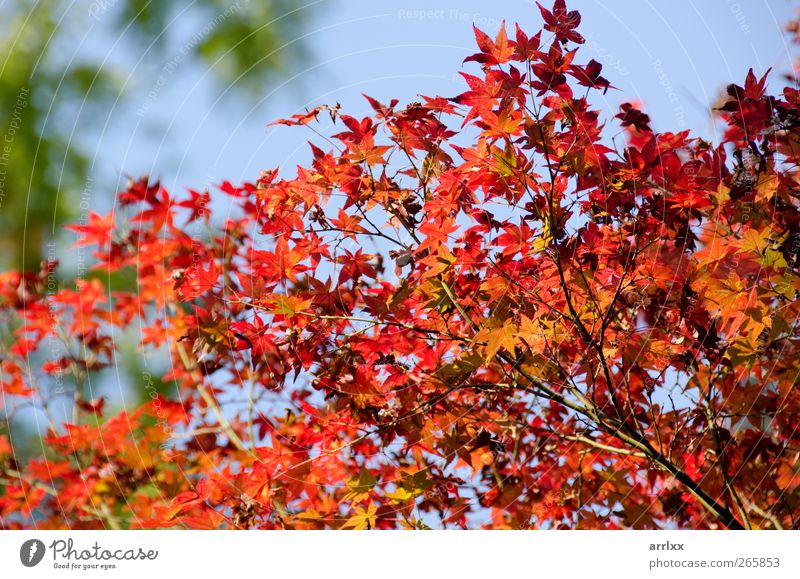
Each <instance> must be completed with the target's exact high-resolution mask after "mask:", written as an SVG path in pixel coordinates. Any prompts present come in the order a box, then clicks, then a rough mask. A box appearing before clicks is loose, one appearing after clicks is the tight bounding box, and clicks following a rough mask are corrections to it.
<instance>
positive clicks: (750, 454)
mask: <svg viewBox="0 0 800 579" xmlns="http://www.w3.org/2000/svg"><path fill="white" fill-rule="evenodd" d="M540 10H541V15H542V18H543V21H544V30H543V31H540V32H538V33H536V34H534V35H532V36H530V35H528V34H527V33H526V32H524V31H523V30H522V29H521V28H519V27H517V28H516V30H515V32H514V33H513V34H512V35H511V36H510V37H509V36H507V34H506V31H505V30H504V29H501V30H500V32H499V34H498V35H497V36H496V37H495V38H491V37H489V36H488V35H486V34H485V33H483V32H481V31H480V30H475V36H476V39H477V45H478V52H477V53H476V54H475V55H473V56H470V57H469V58H467V61H470V64H469V65H468V66H469V70H471V71H472V72H471V73H469V74H466V73H464V74H463V76H464V79H465V81H466V88H465V90H464V92H462V93H461V94H459V95H458V96H456V97H453V98H443V97H420V101H419V102H415V103H411V104H408V105H406V106H403V105H400V104H399V103H398V102H397V101H394V100H393V101H391V102H389V103H381V102H378V101H377V100H375V99H373V98H370V97H366V98H367V100H368V101H369V105H371V108H372V109H373V110H374V113H372V114H371V115H370V116H367V117H364V118H354V117H351V116H348V115H346V114H344V113H343V112H342V111H341V110H340V109H339V107H337V106H320V107H317V108H315V109H313V110H311V111H308V112H305V113H301V114H298V115H296V116H294V117H292V118H290V119H285V120H282V121H279V124H283V125H311V126H313V125H315V124H316V125H319V126H320V128H319V132H320V134H318V135H315V134H314V133H312V132H309V135H310V137H311V139H312V141H313V144H311V161H310V162H309V163H308V164H307V165H306V166H300V167H297V169H296V171H289V170H288V169H287V168H284V169H281V170H280V171H278V170H277V169H270V170H265V171H263V172H262V173H261V175H260V176H259V178H258V180H256V181H255V182H252V183H244V184H242V185H233V184H231V183H228V182H225V183H223V184H222V185H221V186H220V187H219V191H214V193H213V195H212V194H210V193H208V192H198V191H189V192H188V193H187V194H185V195H177V196H173V195H172V194H170V193H168V192H167V191H166V190H165V189H164V188H163V187H162V186H161V185H160V184H159V183H157V182H153V181H151V180H148V179H147V178H143V179H141V180H138V181H135V182H132V183H130V185H129V187H128V188H127V189H126V190H125V191H123V192H121V193H120V194H119V196H118V203H117V205H116V207H115V209H114V211H113V212H112V213H111V214H109V215H107V216H102V215H97V214H93V215H91V217H90V219H89V220H88V222H87V223H85V224H83V225H79V226H74V227H73V228H72V230H73V231H74V233H75V235H76V237H77V240H78V241H77V243H78V244H79V245H86V246H91V247H92V248H93V251H94V254H93V255H94V257H95V258H96V265H95V272H94V273H93V274H91V275H88V276H86V277H85V278H84V279H79V280H76V281H75V282H74V283H69V284H66V285H64V284H62V285H61V286H60V287H59V289H58V290H57V291H55V292H51V291H48V283H47V280H48V276H49V275H51V274H52V271H53V268H54V267H55V264H52V263H45V264H43V266H42V269H41V271H40V272H28V273H16V272H6V273H3V274H2V275H0V308H2V316H3V320H4V323H6V324H7V326H8V327H10V328H12V329H13V333H14V334H13V335H14V340H13V341H12V342H11V343H10V344H9V346H8V348H6V349H4V350H3V351H2V353H1V354H0V364H1V365H2V367H1V369H0V386H2V392H3V393H4V400H5V401H6V404H7V405H8V404H10V403H11V401H20V400H23V401H29V402H30V403H32V404H35V405H39V406H42V407H46V406H47V404H48V402H49V401H50V398H48V395H47V393H48V392H50V391H51V387H50V386H48V384H50V385H52V383H53V381H54V380H56V379H61V380H63V382H64V384H66V385H67V387H68V388H67V389H68V392H69V393H70V394H71V393H72V391H73V390H74V391H75V411H74V417H75V419H74V421H73V422H72V423H70V424H63V425H62V424H54V425H52V428H51V430H50V431H49V433H48V434H47V436H46V437H45V444H46V452H45V453H44V455H43V456H41V457H40V458H37V459H33V460H31V461H29V462H28V463H27V464H21V463H19V462H18V461H16V460H15V453H14V449H13V448H12V445H10V444H9V440H8V438H7V437H3V438H0V461H2V462H0V466H2V471H0V522H1V523H2V525H3V526H4V527H8V528H15V527H31V526H37V527H45V528H63V527H71V528H102V527H113V528H163V527H189V528H237V529H238V528H260V529H274V528H287V529H318V528H335V529H367V528H370V529H374V528H377V529H387V528H398V527H400V528H426V527H446V528H458V527H469V528H474V527H489V528H512V529H519V528H585V529H590V528H621V527H625V528H676V527H677V528H731V529H733V528H743V527H747V528H790V527H796V526H798V525H800V432H799V429H800V390H799V389H798V388H797V387H796V382H797V377H798V372H800V365H799V364H800V362H798V360H800V324H799V323H798V322H799V321H800V301H798V291H800V276H799V275H798V272H799V271H800V193H798V191H800V174H798V169H797V165H798V161H799V160H800V93H798V90H797V87H796V82H795V80H794V78H789V79H787V80H786V81H785V84H786V85H787V86H785V87H784V88H777V89H776V87H775V84H776V83H777V84H780V83H781V82H782V79H781V77H780V76H779V75H776V74H773V75H772V76H771V79H770V80H771V83H772V84H771V85H770V87H768V86H767V78H766V75H765V76H764V77H761V78H759V77H758V76H756V75H755V74H754V73H752V72H751V73H750V74H748V75H747V78H745V79H744V81H743V82H742V83H741V85H739V84H731V85H730V86H728V87H727V91H726V93H725V95H724V96H723V97H722V98H721V100H720V102H719V103H718V108H717V110H716V111H715V114H716V115H718V117H719V121H720V123H721V124H722V125H723V126H724V127H723V131H722V132H721V133H720V135H719V140H718V143H717V144H712V143H709V142H707V141H705V140H702V139H699V138H696V137H693V136H692V135H691V134H690V132H689V131H682V132H677V133H672V132H656V131H655V130H654V129H653V124H652V123H651V119H650V118H649V117H648V115H647V114H646V113H645V112H643V110H642V106H641V105H637V104H634V103H626V104H624V105H623V106H622V107H621V109H620V111H619V114H617V115H616V116H615V117H614V118H609V119H603V118H602V117H601V115H600V114H599V113H598V111H597V110H596V109H595V108H594V107H593V105H592V102H593V100H597V99H599V98H602V96H603V93H606V92H609V93H610V92H611V91H616V89H615V88H614V87H613V84H612V83H613V79H606V78H605V77H604V76H603V73H602V71H601V66H600V64H598V63H597V62H595V61H594V60H589V61H588V62H587V61H586V60H585V59H583V58H582V53H581V51H580V46H581V44H582V43H583V41H584V40H583V38H582V36H581V35H580V33H579V32H578V26H579V24H580V15H579V14H578V13H577V12H576V11H569V10H568V9H567V8H566V7H565V5H564V2H563V0H557V1H556V2H555V5H554V6H553V7H552V9H546V8H540ZM330 122H332V123H334V124H335V125H336V127H338V129H337V130H335V131H334V133H335V134H334V135H333V136H332V137H331V138H330V139H328V138H325V137H323V136H322V134H321V133H322V132H324V130H325V126H327V125H326V123H330ZM275 130H309V129H308V128H305V127H299V128H293V129H286V128H283V127H279V128H276V129H275ZM316 130H317V129H315V131H316ZM612 137H615V138H613V139H612ZM614 143H616V144H617V145H618V147H616V148H615V147H613V146H612V145H613V144H614ZM216 202H219V203H220V204H221V205H225V203H229V204H232V205H233V207H234V209H233V211H232V212H230V213H229V212H228V210H227V208H226V210H225V211H219V212H216V211H215V207H216V205H215V203H216ZM197 225H199V228H198V227H195V226H197ZM197 231H199V232H200V233H199V234H197V235H194V234H192V232H197ZM126 272H127V273H129V274H130V273H132V274H135V279H136V288H135V289H130V288H129V289H128V290H116V289H113V288H112V289H109V287H108V285H107V284H105V283H104V282H103V280H107V279H110V275H113V274H117V273H126ZM125 332H128V333H129V334H132V335H134V336H136V339H137V340H138V341H139V345H140V348H141V350H142V352H143V354H145V355H150V354H152V353H154V352H157V351H159V352H163V351H168V353H169V357H170V361H171V364H170V369H169V371H168V373H167V375H165V376H163V377H160V378H161V379H163V380H164V381H165V382H167V383H173V384H175V386H176V395H175V396H163V395H155V394H154V395H152V396H148V400H150V402H148V403H147V404H145V405H143V406H141V407H139V408H131V409H128V410H127V411H124V412H121V413H117V414H115V415H111V416H108V415H107V409H106V408H104V404H103V401H102V400H95V399H91V398H90V397H89V396H88V395H87V392H88V391H89V390H88V389H87V384H89V383H90V382H91V380H92V378H93V376H96V375H97V372H98V371H100V370H102V369H104V368H109V367H113V366H114V365H115V364H116V363H117V360H116V357H115V356H116V352H117V348H118V343H117V340H118V339H119V336H120V335H122V334H124V333H125ZM53 344H56V346H54V345H53ZM144 382H145V380H144V379H143V380H142V384H140V385H137V387H138V388H142V389H144V388H145V387H146V384H145V383H144Z"/></svg>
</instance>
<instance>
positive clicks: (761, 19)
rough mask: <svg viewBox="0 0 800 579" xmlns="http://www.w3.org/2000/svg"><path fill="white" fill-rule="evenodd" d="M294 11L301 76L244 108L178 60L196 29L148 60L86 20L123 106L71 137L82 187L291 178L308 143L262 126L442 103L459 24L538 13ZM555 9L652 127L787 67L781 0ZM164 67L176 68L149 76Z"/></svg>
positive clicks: (318, 6) (484, 9)
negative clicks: (271, 170)
mask: <svg viewBox="0 0 800 579" xmlns="http://www.w3.org/2000/svg"><path fill="white" fill-rule="evenodd" d="M240 1H248V0H240ZM250 1H253V0H250ZM232 3H233V0H232ZM547 4H549V2H548V1H545V5H547ZM304 5H305V4H303V3H302V2H301V1H300V0H299V1H298V7H300V6H304ZM305 6H306V7H305V8H302V9H303V10H309V11H311V13H312V14H313V15H314V16H313V18H312V21H311V24H310V26H309V27H308V29H307V31H306V37H305V42H306V43H307V45H309V46H310V48H311V55H310V57H309V59H308V60H307V62H306V65H307V66H306V68H305V69H304V70H297V71H296V72H295V75H294V76H293V77H292V78H291V79H289V80H287V81H286V82H285V83H284V84H282V85H281V86H278V87H272V88H267V87H265V89H264V92H263V95H260V97H259V98H258V99H257V100H258V102H255V103H253V102H252V101H246V100H245V99H242V98H239V97H236V96H234V95H233V94H232V93H231V91H226V89H225V88H224V87H221V86H219V85H218V84H215V83H214V82H213V81H212V80H211V77H210V76H209V74H208V72H209V71H208V69H207V68H206V69H203V68H200V67H199V66H194V65H192V64H191V63H189V62H188V61H184V60H182V59H181V58H180V56H179V55H180V54H181V50H182V49H183V48H184V47H185V45H186V43H188V42H191V37H192V35H193V34H195V33H197V31H198V30H201V29H202V27H203V26H204V25H205V24H207V22H203V21H189V20H186V19H184V20H181V21H178V22H177V23H176V24H175V26H177V27H179V30H178V32H179V34H178V36H179V37H181V39H182V40H180V41H178V42H177V43H176V44H175V45H174V46H172V47H170V48H169V49H168V50H167V52H166V56H162V57H160V59H155V58H154V53H153V52H150V51H147V49H146V47H142V48H136V49H133V48H132V47H131V45H130V44H128V43H125V42H124V39H123V41H122V42H117V40H118V39H117V38H110V37H105V36H104V26H105V23H104V21H103V19H102V18H101V19H98V20H97V21H96V22H94V23H93V24H92V29H91V30H89V31H87V38H88V39H89V40H88V41H87V42H85V43H84V47H83V49H84V50H89V51H97V52H99V53H102V54H104V55H106V54H107V55H108V58H109V62H116V63H124V66H125V68H124V69H125V71H126V73H127V74H128V78H127V79H126V80H127V83H128V85H127V88H128V92H127V102H123V103H121V104H120V105H119V106H118V107H116V108H115V109H114V110H113V111H111V112H110V113H109V116H108V118H104V119H93V124H94V126H99V127H101V129H100V130H102V127H104V126H105V127H106V128H105V130H104V132H103V133H102V135H100V134H98V132H95V131H85V132H83V134H82V136H80V137H77V138H78V139H79V140H80V142H81V144H82V145H83V146H84V147H86V148H87V149H88V150H89V151H90V154H92V155H94V156H95V165H94V169H93V170H94V172H95V174H96V175H97V177H98V179H96V180H95V182H96V183H97V184H98V185H101V184H102V183H104V182H106V183H108V182H109V180H111V179H114V180H116V179H117V178H122V176H123V175H124V174H130V175H134V176H138V175H141V174H152V175H157V176H160V177H161V178H162V179H163V181H164V182H165V184H167V185H168V186H169V187H171V188H176V187H183V186H193V187H202V186H204V185H205V184H207V183H217V182H219V181H221V180H223V179H229V180H231V181H234V182H235V181H241V180H253V179H255V178H256V176H257V175H258V172H259V170H261V169H263V168H268V167H275V166H278V165H285V166H286V167H287V168H293V166H294V165H295V164H296V163H298V162H302V161H303V160H304V158H305V156H306V150H307V148H306V147H305V145H304V143H305V140H306V139H308V138H309V136H310V135H311V133H310V132H309V131H307V130H302V129H300V130H287V129H285V128H278V129H275V128H267V127H266V125H267V123H269V122H270V121H272V120H274V119H276V118H279V117H283V116H288V115H290V114H292V113H296V112H299V111H301V110H303V109H304V108H305V107H311V106H314V105H316V104H320V103H333V102H340V103H342V105H343V108H344V109H345V110H346V111H347V112H348V113H349V114H354V115H358V114H362V113H363V114H366V113H367V106H366V102H365V101H364V100H363V99H362V98H361V96H360V94H361V93H362V92H366V93H368V94H370V95H372V96H375V97H377V98H379V99H381V100H389V99H390V98H391V97H397V98H399V99H400V100H401V102H404V101H413V100H415V99H416V96H417V95H418V94H420V93H422V94H428V95H432V94H441V95H444V96H454V95H456V94H458V93H459V92H462V91H463V89H464V84H463V81H462V80H461V79H460V77H458V76H457V72H458V71H459V70H469V68H470V67H469V66H467V67H464V66H463V65H462V64H461V63H462V61H463V59H464V58H465V57H466V56H468V55H469V54H471V53H472V52H474V46H475V45H474V39H473V34H472V30H471V24H472V22H475V23H476V24H477V25H478V26H479V27H481V28H483V29H484V30H486V31H487V32H489V33H491V34H492V35H494V33H496V31H497V30H498V28H499V26H500V23H501V22H502V20H504V19H505V20H506V21H507V22H508V23H509V26H510V27H511V26H513V23H514V22H519V23H520V24H521V26H522V27H523V28H525V29H526V30H528V31H531V32H532V31H535V30H537V29H538V28H539V26H540V19H539V13H538V9H537V8H536V6H535V4H534V3H533V2H530V1H525V0H499V1H495V2H486V1H485V0H484V1H478V0H425V1H423V0H402V1H400V2H397V1H389V0H372V1H366V0H317V1H314V2H310V3H309V4H307V5H305ZM568 6H569V7H570V8H577V9H578V10H580V12H581V13H582V14H583V23H582V28H581V31H582V32H583V34H584V35H585V36H586V37H587V43H586V46H585V48H584V49H583V51H582V52H583V57H582V59H580V58H579V61H581V60H582V61H583V62H585V61H586V60H588V59H589V58H594V59H596V60H598V61H600V62H601V63H603V64H604V72H603V74H604V76H606V77H607V78H609V79H610V81H611V83H612V84H613V85H615V86H616V87H618V88H619V89H620V90H619V91H613V90H612V91H609V92H608V94H607V95H606V97H605V98H606V102H605V103H598V104H603V106H604V107H607V108H608V110H615V109H616V107H617V106H618V104H619V103H620V102H622V101H623V100H630V99H637V100H639V101H641V102H643V103H645V106H646V109H647V111H648V112H649V113H650V114H651V117H652V118H653V121H654V125H655V127H656V129H658V130H677V129H682V128H688V127H693V128H694V129H695V130H698V131H699V132H701V133H702V134H703V135H704V136H707V137H708V136H710V135H712V134H713V128H712V126H711V124H710V121H709V117H708V113H707V108H708V105H709V103H710V102H712V101H713V99H714V98H715V95H717V94H718V93H719V91H720V90H722V89H723V88H724V86H725V85H726V84H728V83H729V82H731V81H736V82H738V83H741V82H742V81H743V79H744V75H745V74H746V72H747V70H748V68H750V67H751V66H752V67H753V68H754V69H755V70H756V72H757V73H760V72H763V71H765V70H766V69H767V68H769V67H774V68H776V69H779V70H783V69H786V68H787V67H788V66H789V65H790V62H791V59H790V57H789V54H788V47H787V44H786V37H785V35H784V34H782V33H781V31H780V27H781V26H782V25H783V23H784V22H785V21H786V19H787V18H788V17H789V16H790V15H791V14H792V12H793V10H794V9H793V7H792V4H791V2H788V1H786V0H773V1H769V0H739V1H732V0H707V1H700V0H661V1H655V0H636V1H632V0H628V1H622V0H577V1H576V0H573V1H571V2H568ZM512 30H513V28H512ZM173 59H174V60H173ZM160 60H163V61H160ZM171 60H172V61H173V62H177V66H174V67H171V68H170V69H169V70H165V69H163V68H162V67H164V66H165V65H166V64H167V63H168V62H169V61H171ZM471 66H475V65H474V64H472V65H471ZM159 77H161V80H159ZM76 122H77V123H78V124H79V125H80V123H81V122H82V119H80V118H77V119H76ZM165 127H166V128H165ZM76 134H81V132H80V131H78V132H77V133H76ZM112 182H113V181H112ZM120 185H121V183H120ZM109 193H110V192H109ZM98 197H101V195H100V194H99V192H98ZM98 201H99V202H102V201H101V200H100V199H98Z"/></svg>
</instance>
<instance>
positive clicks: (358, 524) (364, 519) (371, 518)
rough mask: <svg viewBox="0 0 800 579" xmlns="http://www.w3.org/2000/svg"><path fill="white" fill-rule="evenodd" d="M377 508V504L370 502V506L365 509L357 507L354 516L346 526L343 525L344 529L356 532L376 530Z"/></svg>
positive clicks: (348, 520)
mask: <svg viewBox="0 0 800 579" xmlns="http://www.w3.org/2000/svg"><path fill="white" fill-rule="evenodd" d="M377 510H378V509H377V507H376V506H375V503H373V502H372V501H370V503H369V506H368V507H367V508H366V509H365V508H363V507H356V509H355V511H356V514H354V515H353V516H352V517H350V518H349V519H347V521H346V522H345V524H344V525H342V528H343V529H353V530H354V531H360V530H363V529H374V528H375V519H376V517H375V513H376V512H377Z"/></svg>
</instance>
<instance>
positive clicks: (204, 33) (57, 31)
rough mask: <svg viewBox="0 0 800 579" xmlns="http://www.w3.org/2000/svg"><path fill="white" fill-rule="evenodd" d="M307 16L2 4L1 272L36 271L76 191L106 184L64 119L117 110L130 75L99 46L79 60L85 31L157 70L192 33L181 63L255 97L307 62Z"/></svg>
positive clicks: (212, 5) (240, 4)
mask: <svg viewBox="0 0 800 579" xmlns="http://www.w3.org/2000/svg"><path fill="white" fill-rule="evenodd" d="M315 9H316V6H315ZM310 14H311V10H309V9H307V8H306V9H299V5H298V4H296V3H294V2H291V1H290V0H238V1H237V0H180V1H177V2H165V1H163V0H160V1H159V0H93V1H92V2H91V3H88V5H87V3H85V2H84V3H67V2H61V1H60V0H10V1H9V2H6V3H4V4H3V18H2V21H0V54H2V55H3V56H0V110H2V111H4V115H3V117H2V118H0V267H3V268H24V269H35V268H37V267H38V265H39V262H40V261H41V259H42V258H43V256H44V254H43V251H44V249H43V248H44V243H45V240H47V239H49V238H54V237H56V236H57V234H58V232H59V231H60V226H61V225H62V224H63V223H64V222H65V221H67V220H70V219H74V218H75V216H76V214H75V211H74V210H75V208H77V207H78V205H79V200H80V195H81V191H82V190H83V189H84V188H85V187H87V186H91V187H96V188H98V189H101V190H102V189H103V185H104V184H103V183H93V182H92V181H91V180H90V175H89V174H88V173H89V169H90V162H89V159H88V158H87V156H86V154H85V153H84V152H83V151H81V149H80V145H79V144H77V143H76V135H75V134H74V131H75V127H74V126H72V124H71V123H74V121H75V118H76V114H78V111H79V112H80V115H81V116H80V118H81V121H82V120H83V119H84V118H92V116H93V114H92V111H93V110H97V111H102V110H104V107H112V106H117V102H118V99H121V100H120V102H122V103H123V104H124V103H125V100H124V99H125V96H126V95H125V94H124V93H123V89H122V87H123V85H124V82H123V80H122V79H124V78H125V76H126V71H124V70H115V68H114V66H115V65H112V64H109V62H104V60H105V59H104V57H105V54H103V53H102V50H100V51H99V52H100V54H97V55H94V56H91V57H89V56H87V57H78V58H74V56H75V55H76V54H79V51H76V50H75V47H76V46H77V44H76V43H83V41H84V40H85V38H86V33H87V30H89V29H94V28H101V29H102V31H103V32H104V33H105V34H106V36H107V37H108V38H110V39H111V41H112V42H113V41H115V40H116V39H118V38H119V39H121V40H123V41H125V42H127V43H130V45H131V53H132V55H133V56H134V58H133V60H134V61H136V60H137V58H138V56H139V55H140V54H143V53H146V54H147V60H148V61H151V62H153V63H155V64H156V65H157V66H159V67H160V66H163V65H164V64H165V63H166V62H167V61H169V59H170V58H173V57H174V54H172V53H170V51H173V52H174V44H175V42H176V40H175V37H176V36H180V35H183V36H185V35H186V33H187V27H188V35H189V38H190V40H189V41H188V42H185V43H184V44H182V57H183V56H185V58H186V59H187V60H189V59H191V60H192V61H193V62H195V63H198V64H204V65H207V66H208V68H209V70H210V71H211V73H212V75H213V77H214V78H215V79H216V80H217V81H218V82H219V83H221V84H222V85H223V86H225V87H228V86H230V87H231V89H232V90H233V91H235V92H237V93H238V94H246V95H247V94H249V95H255V94H257V93H258V92H261V93H262V94H263V90H264V87H265V85H266V84H267V83H270V82H274V81H275V80H276V79H278V78H281V77H283V76H285V75H286V74H287V73H288V72H289V71H291V70H292V68H293V66H294V65H296V64H297V63H298V62H300V61H301V60H302V58H303V56H304V47H303V44H302V42H299V41H297V39H298V38H299V37H300V36H301V35H302V29H303V25H304V24H305V23H306V22H307V19H308V17H309V16H310ZM170 47H173V48H170ZM100 48H102V47H100ZM85 52H89V53H90V52H91V51H85ZM95 52H98V51H97V50H96V51H95ZM183 52H185V54H183ZM116 66H119V65H116ZM94 116H95V117H97V118H100V117H101V115H99V114H97V115H94ZM86 129H87V127H84V126H82V127H81V130H86ZM83 136H85V135H83ZM77 141H80V139H77ZM113 193H114V191H108V194H109V195H112V194H113Z"/></svg>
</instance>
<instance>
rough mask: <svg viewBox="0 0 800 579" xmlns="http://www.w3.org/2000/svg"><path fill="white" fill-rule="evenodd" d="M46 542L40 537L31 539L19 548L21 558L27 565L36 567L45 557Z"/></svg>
mask: <svg viewBox="0 0 800 579" xmlns="http://www.w3.org/2000/svg"><path fill="white" fill-rule="evenodd" d="M44 551H45V549H44V543H42V542H41V541H40V540H39V539H29V540H28V541H25V542H24V543H22V547H20V548H19V560H20V561H22V564H23V565H25V566H26V567H35V566H36V565H38V564H39V563H41V562H42V559H43V558H44Z"/></svg>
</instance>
